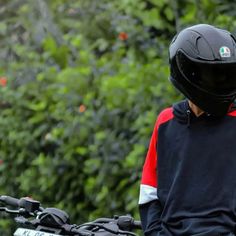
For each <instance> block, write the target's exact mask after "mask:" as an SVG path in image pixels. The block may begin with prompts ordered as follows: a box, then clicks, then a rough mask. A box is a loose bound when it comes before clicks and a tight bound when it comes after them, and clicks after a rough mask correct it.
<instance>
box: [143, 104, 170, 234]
mask: <svg viewBox="0 0 236 236" xmlns="http://www.w3.org/2000/svg"><path fill="white" fill-rule="evenodd" d="M172 118H173V111H172V108H167V109H165V110H164V111H163V112H161V114H160V115H159V117H158V119H157V121H156V123H155V127H154V130H153V133H152V136H151V140H150V143H149V148H148V152H147V155H146V159H145V162H144V166H143V172H142V178H141V185H140V195H139V212H140V218H141V223H142V228H143V231H144V234H145V236H153V235H157V232H159V231H160V229H161V220H160V218H161V213H162V206H161V203H160V201H159V198H158V176H157V165H158V153H157V143H158V129H159V126H160V125H161V124H162V123H165V122H167V121H168V120H170V119H172Z"/></svg>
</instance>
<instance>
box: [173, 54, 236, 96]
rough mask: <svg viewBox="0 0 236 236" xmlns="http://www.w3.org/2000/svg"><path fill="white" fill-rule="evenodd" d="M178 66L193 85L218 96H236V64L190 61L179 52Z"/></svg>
mask: <svg viewBox="0 0 236 236" xmlns="http://www.w3.org/2000/svg"><path fill="white" fill-rule="evenodd" d="M177 65H178V67H179V70H180V72H181V74H182V75H183V76H184V77H185V79H187V80H188V81H189V82H190V83H191V84H192V85H194V86H196V87H198V88H199V89H201V90H204V91H205V92H207V93H209V94H212V95H216V96H232V95H233V94H236V63H217V62H214V63H209V62H207V61H205V63H204V61H201V62H200V61H198V60H194V61H192V60H190V59H189V58H188V57H187V56H186V55H185V54H184V53H183V52H181V51H179V52H178V56H177Z"/></svg>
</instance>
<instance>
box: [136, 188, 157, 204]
mask: <svg viewBox="0 0 236 236" xmlns="http://www.w3.org/2000/svg"><path fill="white" fill-rule="evenodd" d="M157 199H158V196H157V188H155V187H152V186H149V185H145V184H141V185H140V194H139V202H138V204H145V203H148V202H151V201H153V200H157Z"/></svg>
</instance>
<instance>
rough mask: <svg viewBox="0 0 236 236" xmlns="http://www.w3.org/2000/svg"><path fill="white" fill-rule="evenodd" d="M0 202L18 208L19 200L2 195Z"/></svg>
mask: <svg viewBox="0 0 236 236" xmlns="http://www.w3.org/2000/svg"><path fill="white" fill-rule="evenodd" d="M0 201H1V202H4V203H5V204H6V205H9V206H13V207H18V206H19V201H20V200H19V199H17V198H14V197H10V196H5V195H2V196H0Z"/></svg>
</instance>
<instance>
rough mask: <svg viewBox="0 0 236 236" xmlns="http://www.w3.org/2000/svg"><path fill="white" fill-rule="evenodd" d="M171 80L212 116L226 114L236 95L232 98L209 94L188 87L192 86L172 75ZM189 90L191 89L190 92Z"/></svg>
mask: <svg viewBox="0 0 236 236" xmlns="http://www.w3.org/2000/svg"><path fill="white" fill-rule="evenodd" d="M169 79H170V81H171V82H172V84H173V85H174V87H175V88H176V89H178V90H179V91H180V92H181V93H182V94H183V95H185V96H186V97H187V98H188V99H189V100H190V101H191V102H193V103H194V104H195V105H197V106H198V107H199V108H201V109H202V110H203V111H204V112H206V113H207V114H209V115H212V116H217V117H220V116H224V115H226V114H227V113H228V111H229V109H230V106H231V105H232V103H233V101H234V99H235V97H230V98H225V99H222V98H220V99H219V98H218V99H217V97H212V96H209V94H207V93H205V92H204V91H201V90H194V89H193V88H192V87H191V89H186V87H187V88H188V86H192V85H190V84H188V83H186V84H185V85H184V86H183V85H182V84H180V83H178V82H177V81H176V80H175V79H174V78H173V77H172V76H170V78H169ZM188 91H191V93H189V92H188Z"/></svg>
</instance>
